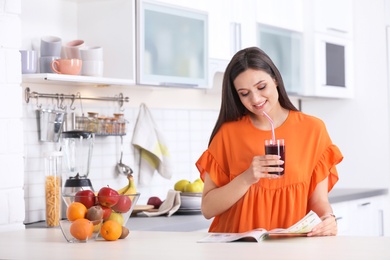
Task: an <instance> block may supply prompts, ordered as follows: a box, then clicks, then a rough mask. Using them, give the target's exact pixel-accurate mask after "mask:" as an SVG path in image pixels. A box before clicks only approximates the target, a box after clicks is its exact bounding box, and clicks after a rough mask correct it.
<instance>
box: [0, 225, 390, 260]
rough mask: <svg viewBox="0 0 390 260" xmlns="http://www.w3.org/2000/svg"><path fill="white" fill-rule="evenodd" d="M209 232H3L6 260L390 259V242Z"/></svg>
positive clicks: (0, 244)
mask: <svg viewBox="0 0 390 260" xmlns="http://www.w3.org/2000/svg"><path fill="white" fill-rule="evenodd" d="M206 234H207V233H206V232H161V231H131V232H130V235H129V236H128V237H127V238H126V239H123V240H117V241H111V242H108V241H91V242H88V243H75V244H73V243H68V242H66V240H65V239H64V237H63V236H62V233H61V230H60V229H56V228H52V229H42V228H40V229H39V228H30V229H25V230H18V231H12V232H3V233H0V259H67V260H69V259H95V260H97V259H137V260H140V259H142V260H144V259H180V260H184V259H185V260H191V259H201V260H207V259H213V260H215V259H300V260H302V259H316V260H321V259H326V260H329V259H354V260H356V259H373V260H375V259H390V247H389V245H390V237H342V236H336V237H312V238H309V237H303V238H301V237H297V238H287V239H276V240H266V241H262V242H260V243H254V242H234V243H197V240H199V239H200V238H203V237H204V236H206Z"/></svg>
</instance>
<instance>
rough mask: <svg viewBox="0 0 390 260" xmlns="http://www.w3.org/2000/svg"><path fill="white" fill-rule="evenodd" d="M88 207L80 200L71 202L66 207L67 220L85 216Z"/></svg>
mask: <svg viewBox="0 0 390 260" xmlns="http://www.w3.org/2000/svg"><path fill="white" fill-rule="evenodd" d="M87 212H88V209H87V207H86V206H85V205H84V204H83V203H81V202H72V203H71V204H70V205H69V206H68V208H67V209H66V217H67V218H68V220H69V221H75V220H76V219H80V218H85V215H86V214H87Z"/></svg>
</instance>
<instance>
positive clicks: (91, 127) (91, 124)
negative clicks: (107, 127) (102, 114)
mask: <svg viewBox="0 0 390 260" xmlns="http://www.w3.org/2000/svg"><path fill="white" fill-rule="evenodd" d="M98 125H99V119H98V113H96V112H88V127H87V131H89V132H92V133H97V131H98Z"/></svg>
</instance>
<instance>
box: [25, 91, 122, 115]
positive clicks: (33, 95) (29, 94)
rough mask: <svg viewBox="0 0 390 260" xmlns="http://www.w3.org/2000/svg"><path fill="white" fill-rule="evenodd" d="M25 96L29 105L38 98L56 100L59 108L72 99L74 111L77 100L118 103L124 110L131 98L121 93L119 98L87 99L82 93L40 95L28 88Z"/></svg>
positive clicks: (71, 106) (71, 105) (71, 107)
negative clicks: (65, 101)
mask: <svg viewBox="0 0 390 260" xmlns="http://www.w3.org/2000/svg"><path fill="white" fill-rule="evenodd" d="M24 94H25V100H26V103H29V102H30V99H31V98H36V99H37V100H38V98H55V99H57V100H58V103H59V107H62V106H63V105H62V104H63V101H64V100H65V99H70V100H71V104H70V109H72V110H74V109H75V107H73V104H74V102H75V100H76V99H78V100H81V99H85V100H87V99H88V100H98V101H116V102H118V103H119V108H122V107H123V103H124V102H129V97H124V96H123V94H122V93H119V96H118V97H85V96H81V95H80V93H77V94H76V95H75V94H72V95H64V94H58V93H57V94H48V93H38V92H35V91H33V92H31V91H30V88H26V89H25V90H24Z"/></svg>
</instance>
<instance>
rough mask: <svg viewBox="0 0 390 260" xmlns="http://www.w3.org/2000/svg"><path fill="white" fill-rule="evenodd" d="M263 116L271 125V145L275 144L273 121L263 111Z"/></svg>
mask: <svg viewBox="0 0 390 260" xmlns="http://www.w3.org/2000/svg"><path fill="white" fill-rule="evenodd" d="M263 114H264V115H265V117H266V118H267V119H268V121H269V122H270V123H271V129H272V143H276V142H275V129H274V121H272V119H271V117H270V116H269V115H267V113H266V112H265V111H263Z"/></svg>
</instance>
